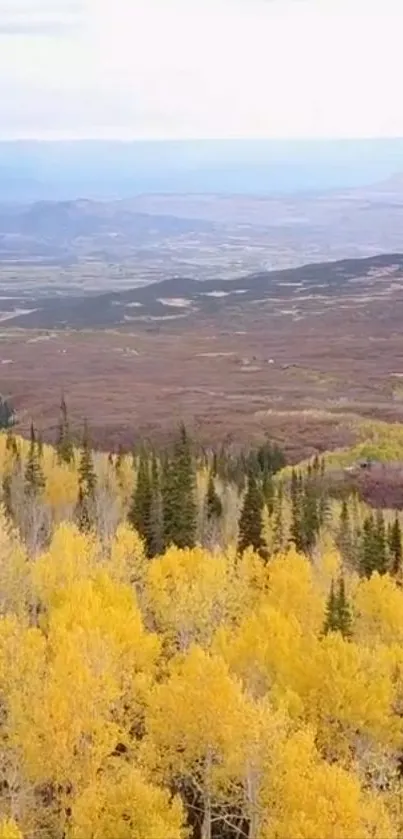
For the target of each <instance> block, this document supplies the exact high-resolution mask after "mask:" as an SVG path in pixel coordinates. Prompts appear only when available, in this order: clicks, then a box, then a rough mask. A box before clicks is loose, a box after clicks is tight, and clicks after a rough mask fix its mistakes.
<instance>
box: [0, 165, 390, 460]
mask: <svg viewBox="0 0 403 839" xmlns="http://www.w3.org/2000/svg"><path fill="white" fill-rule="evenodd" d="M402 210H403V189H402V181H401V179H400V180H399V179H397V180H395V181H392V182H391V183H388V184H384V185H378V186H377V187H374V188H372V189H371V190H369V189H367V190H362V189H361V190H351V191H347V192H344V193H343V194H340V193H331V194H330V193H329V194H326V195H320V194H316V195H311V196H306V195H302V196H301V195H300V196H297V197H290V196H288V197H283V198H281V199H280V198H256V197H255V198H253V197H249V198H248V197H245V196H243V197H232V198H231V199H230V197H229V196H176V197H175V196H139V197H138V198H137V199H132V200H130V201H122V202H105V203H102V202H91V201H89V202H88V201H73V202H56V203H52V202H40V203H39V204H34V205H27V206H25V205H23V206H13V207H10V206H6V205H4V206H2V207H1V208H0V283H1V295H0V370H1V375H0V391H1V392H2V394H3V395H5V396H8V397H10V398H11V399H12V401H13V404H14V405H15V408H16V410H17V415H18V423H19V427H20V429H21V430H22V431H23V432H24V431H27V430H28V426H29V423H30V421H31V418H32V419H33V420H34V421H35V423H36V425H37V426H38V427H39V428H40V429H41V431H42V433H43V435H44V437H45V438H49V439H51V438H52V437H53V436H54V433H55V428H56V423H57V414H58V403H59V401H60V396H61V393H62V392H63V393H64V394H65V396H66V398H67V401H68V404H69V409H70V414H71V417H72V419H73V422H74V425H75V427H76V428H77V431H79V428H80V426H81V424H82V421H83V419H84V417H86V418H87V419H88V420H89V422H90V425H91V429H92V434H93V438H94V442H95V443H97V444H99V445H101V446H103V445H105V446H112V447H117V446H118V445H119V444H121V443H123V444H124V445H126V446H129V445H131V444H132V443H133V442H134V441H135V440H136V439H137V437H140V436H144V434H148V435H149V436H150V437H152V438H153V439H156V440H157V439H162V438H165V437H166V436H167V435H170V434H171V433H172V430H173V428H174V426H175V425H176V424H177V423H178V422H179V421H180V420H181V419H183V420H185V422H186V423H187V424H189V425H190V426H191V427H193V428H194V430H195V432H196V433H197V436H198V438H199V439H200V440H201V441H202V442H203V443H204V444H206V445H208V444H209V443H211V442H215V443H221V442H224V441H226V440H229V439H231V440H232V441H233V442H234V443H235V444H239V445H241V444H243V443H247V442H248V441H250V439H253V438H261V437H262V436H263V435H265V434H269V435H270V436H271V437H272V438H273V439H274V440H276V441H278V442H279V443H284V444H286V447H287V451H288V453H289V455H290V457H292V458H299V457H302V456H306V455H308V454H311V453H312V452H314V451H320V450H322V449H326V448H332V447H336V446H340V445H343V444H344V443H347V442H349V441H350V440H351V439H352V438H353V437H354V433H355V430H354V429H355V428H356V426H357V421H358V422H359V421H360V419H362V418H367V417H372V418H381V419H389V420H401V419H402V418H403V336H402V323H403V255H402V254H403V237H402V233H401V230H402V228H401V223H400V220H401V212H402ZM268 269H270V270H268Z"/></svg>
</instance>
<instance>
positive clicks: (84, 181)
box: [0, 139, 403, 201]
mask: <svg viewBox="0 0 403 839" xmlns="http://www.w3.org/2000/svg"><path fill="white" fill-rule="evenodd" d="M401 171H403V139H390V140H339V141H336V140H329V141H322V140H317V141H308V140H307V141H284V142H283V141H277V140H276V141H274V140H200V141H197V140H183V141H135V142H119V141H92V140H88V141H58V142H45V141H15V142H10V141H8V142H0V201H37V200H43V199H55V200H64V199H74V198H78V197H89V198H127V197H130V196H132V195H138V194H141V193H233V194H234V193H235V194H236V193H241V194H255V195H256V194H273V193H290V192H311V191H318V190H331V189H337V188H347V187H355V186H365V185H368V184H371V183H375V182H376V181H380V180H383V179H387V178H389V177H390V176H392V175H394V174H395V173H398V172H401Z"/></svg>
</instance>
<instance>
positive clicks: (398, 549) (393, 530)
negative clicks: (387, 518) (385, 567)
mask: <svg viewBox="0 0 403 839" xmlns="http://www.w3.org/2000/svg"><path fill="white" fill-rule="evenodd" d="M388 545H389V553H390V558H391V564H390V570H391V573H392V574H394V575H395V576H398V575H399V574H400V572H401V570H402V531H401V527H400V522H399V519H398V516H397V515H396V517H395V520H394V522H393V523H392V524H391V525H390V528H389V532H388Z"/></svg>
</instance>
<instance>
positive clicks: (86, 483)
mask: <svg viewBox="0 0 403 839" xmlns="http://www.w3.org/2000/svg"><path fill="white" fill-rule="evenodd" d="M96 486H97V478H96V474H95V469H94V461H93V456H92V450H91V445H90V436H89V431H88V424H87V421H85V423H84V431H83V438H82V443H81V452H80V461H79V465H78V498H77V504H76V521H77V524H78V527H79V528H80V530H83V531H85V532H86V531H89V530H91V528H92V525H93V515H94V502H95V491H96Z"/></svg>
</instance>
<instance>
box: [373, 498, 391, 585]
mask: <svg viewBox="0 0 403 839" xmlns="http://www.w3.org/2000/svg"><path fill="white" fill-rule="evenodd" d="M375 528H376V531H375V532H376V537H375V541H376V548H377V554H378V556H377V563H376V569H375V570H376V571H378V574H386V572H387V570H388V555H387V540H386V528H385V520H384V517H383V513H382V510H377V511H376V516H375Z"/></svg>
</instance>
